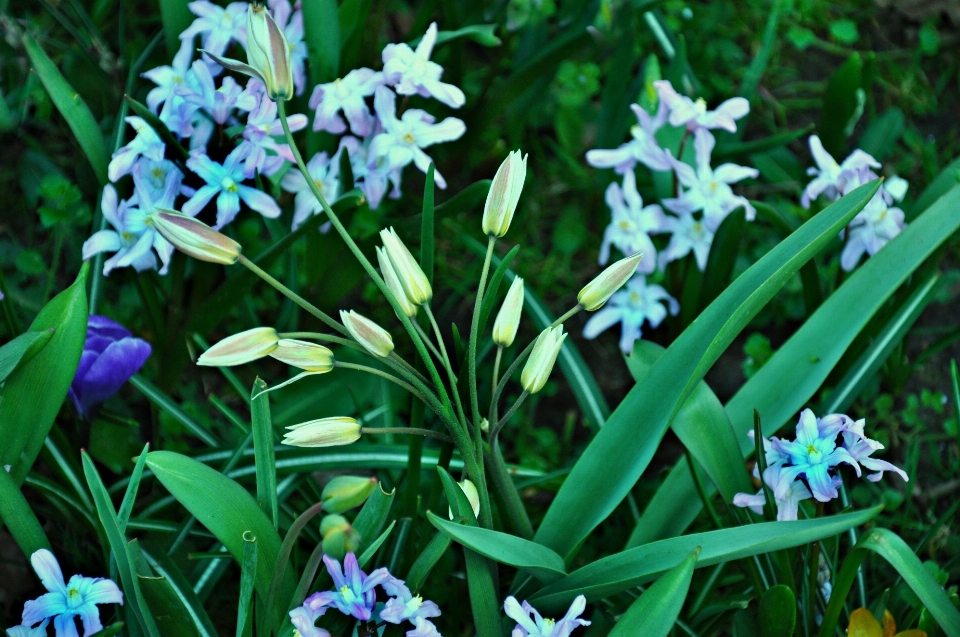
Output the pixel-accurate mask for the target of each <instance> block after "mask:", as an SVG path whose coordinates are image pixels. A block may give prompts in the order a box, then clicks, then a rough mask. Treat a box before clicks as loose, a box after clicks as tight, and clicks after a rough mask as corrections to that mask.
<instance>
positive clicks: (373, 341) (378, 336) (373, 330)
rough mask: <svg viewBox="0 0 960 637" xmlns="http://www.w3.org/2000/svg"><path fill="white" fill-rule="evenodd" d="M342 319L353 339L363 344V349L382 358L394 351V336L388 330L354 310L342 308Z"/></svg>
mask: <svg viewBox="0 0 960 637" xmlns="http://www.w3.org/2000/svg"><path fill="white" fill-rule="evenodd" d="M340 320H341V321H343V326H344V327H346V328H347V331H348V332H350V336H352V337H353V340H355V341H356V342H358V343H360V344H361V345H363V349H365V350H367V351H368V352H370V353H371V354H373V355H374V356H378V357H380V358H386V357H387V356H390V352H392V351H393V337H392V336H390V333H389V332H387V330H385V329H383V328H382V327H380V326H379V325H377V324H376V323H374V322H373V321H371V320H370V319H368V318H367V317H365V316H361V315H359V314H357V313H356V312H354V311H353V310H350V311H349V312H344V311H343V310H340Z"/></svg>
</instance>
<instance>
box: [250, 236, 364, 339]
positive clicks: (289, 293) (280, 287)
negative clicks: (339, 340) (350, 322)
mask: <svg viewBox="0 0 960 637" xmlns="http://www.w3.org/2000/svg"><path fill="white" fill-rule="evenodd" d="M237 263H239V264H241V265H243V266H245V267H246V268H247V269H248V270H250V271H251V272H253V273H254V274H256V275H257V276H258V277H260V278H261V279H263V280H264V281H266V282H267V283H269V284H270V285H271V286H272V287H273V288H274V289H276V290H277V291H278V292H280V293H281V294H283V295H284V296H285V297H287V298H288V299H290V300H291V301H293V302H294V303H296V304H297V305H299V306H300V307H302V308H303V309H305V310H306V311H307V312H309V313H310V314H311V315H313V316H315V317H317V318H318V319H320V320H321V321H322V322H323V323H324V324H325V325H326V326H327V327H330V328H332V329H335V330H337V331H338V332H340V333H341V334H346V333H347V330H346V328H344V327H343V326H342V325H340V324H339V323H337V322H336V321H335V320H333V319H332V318H330V317H329V316H327V315H326V314H325V313H324V312H322V311H321V310H320V309H319V308H317V307H316V306H314V305H313V304H312V303H310V302H308V301H307V300H306V299H304V298H303V297H302V296H300V295H299V294H297V293H296V292H294V291H293V290H291V289H290V288H288V287H287V286H285V285H284V284H283V283H280V281H277V280H276V279H275V278H273V277H272V276H270V275H269V274H268V273H267V272H266V271H265V270H263V269H262V268H261V267H260V266H258V265H257V264H256V263H254V262H253V261H251V260H250V259H248V258H247V257H245V256H243V255H242V254H241V255H240V258H239V259H238V260H237Z"/></svg>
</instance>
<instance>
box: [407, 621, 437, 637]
mask: <svg viewBox="0 0 960 637" xmlns="http://www.w3.org/2000/svg"><path fill="white" fill-rule="evenodd" d="M413 626H414V628H413V630H408V631H407V632H406V633H405V634H406V637H442V636H441V635H440V631H438V630H437V627H436V626H434V625H433V622H431V621H429V620H426V619H424V618H423V617H414V618H413Z"/></svg>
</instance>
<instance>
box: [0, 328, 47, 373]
mask: <svg viewBox="0 0 960 637" xmlns="http://www.w3.org/2000/svg"><path fill="white" fill-rule="evenodd" d="M53 332H54V329H53V328H52V327H51V328H48V329H45V330H43V331H40V332H24V333H23V334H21V335H20V336H18V337H16V338H15V339H13V340H12V341H10V342H8V343H5V344H4V345H3V347H0V383H3V381H5V380H7V376H9V375H10V373H11V372H13V370H15V369H16V368H17V365H19V364H20V363H26V362H28V361H29V360H30V359H31V358H33V357H34V356H36V355H37V354H38V353H39V352H40V350H42V349H43V348H44V347H45V346H46V345H47V343H49V342H50V339H51V338H52V337H53Z"/></svg>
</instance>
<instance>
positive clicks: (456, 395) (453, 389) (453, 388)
mask: <svg viewBox="0 0 960 637" xmlns="http://www.w3.org/2000/svg"><path fill="white" fill-rule="evenodd" d="M423 309H424V311H425V312H426V313H427V318H428V319H430V325H432V326H433V332H434V334H436V336H437V343H438V344H439V345H440V354H441V355H442V356H443V366H444V367H445V368H446V369H447V376H448V377H449V378H450V393H452V394H453V400H454V403H455V404H456V405H457V413H458V414H459V416H460V422H461V423H462V424H463V426H464V427H467V417H466V414H464V413H463V404H462V403H461V402H460V392H458V391H457V375H456V374H454V373H453V365H451V364H450V356H449V355H447V346H446V345H444V344H443V335H442V334H441V333H440V326H439V325H437V319H435V318H434V317H433V312H432V311H431V310H430V304H429V303H424V304H423ZM467 431H469V427H467Z"/></svg>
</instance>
